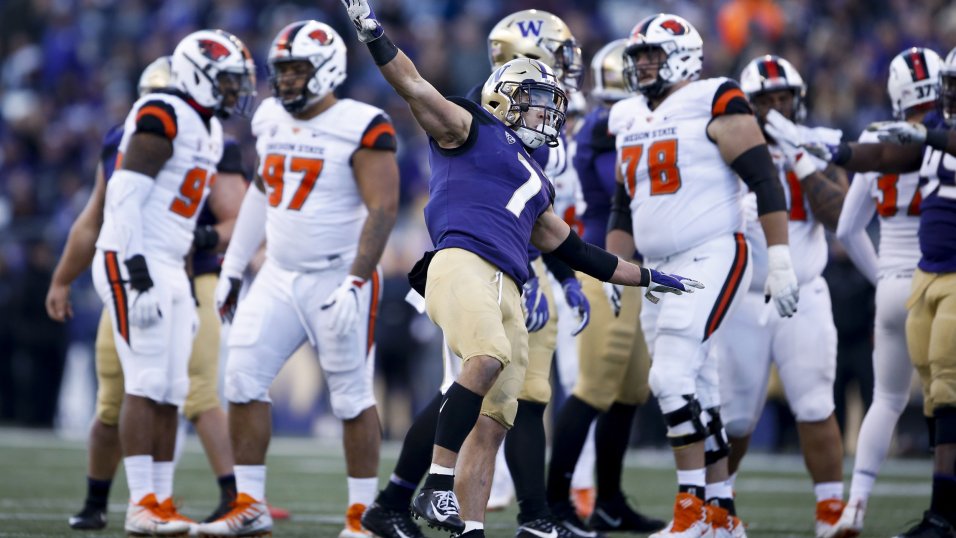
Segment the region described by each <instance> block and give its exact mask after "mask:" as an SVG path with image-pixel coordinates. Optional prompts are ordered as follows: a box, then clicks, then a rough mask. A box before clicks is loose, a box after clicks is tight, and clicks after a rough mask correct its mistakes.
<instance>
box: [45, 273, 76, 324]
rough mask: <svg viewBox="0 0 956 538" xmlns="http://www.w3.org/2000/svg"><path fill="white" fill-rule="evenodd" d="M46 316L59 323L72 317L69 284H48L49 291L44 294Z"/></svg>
mask: <svg viewBox="0 0 956 538" xmlns="http://www.w3.org/2000/svg"><path fill="white" fill-rule="evenodd" d="M46 315H48V316H50V319H52V320H53V321H59V322H61V323H62V322H64V321H66V320H68V319H70V318H72V317H73V305H72V304H71V303H70V286H69V284H67V285H63V284H57V283H56V282H51V283H50V289H49V290H48V291H47V292H46Z"/></svg>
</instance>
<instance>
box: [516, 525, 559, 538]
mask: <svg viewBox="0 0 956 538" xmlns="http://www.w3.org/2000/svg"><path fill="white" fill-rule="evenodd" d="M522 530H524V531H525V532H530V533H531V534H533V535H535V536H540V537H541V538H558V531H556V530H554V529H551V532H544V531H539V530H537V529H531V528H528V527H522Z"/></svg>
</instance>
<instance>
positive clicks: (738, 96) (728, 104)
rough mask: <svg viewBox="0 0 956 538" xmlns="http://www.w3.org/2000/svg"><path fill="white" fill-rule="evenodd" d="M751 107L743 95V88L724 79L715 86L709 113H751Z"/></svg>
mask: <svg viewBox="0 0 956 538" xmlns="http://www.w3.org/2000/svg"><path fill="white" fill-rule="evenodd" d="M753 113H754V111H753V108H751V107H750V101H748V100H747V96H746V95H744V92H743V90H741V89H740V86H739V85H738V84H737V83H736V82H735V81H733V80H726V81H724V83H723V84H721V85H720V86H718V87H717V91H716V92H714V99H713V101H712V102H711V105H710V114H711V116H713V117H715V118H716V117H719V116H724V115H727V114H753Z"/></svg>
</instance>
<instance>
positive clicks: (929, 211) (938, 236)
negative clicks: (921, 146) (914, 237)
mask: <svg viewBox="0 0 956 538" xmlns="http://www.w3.org/2000/svg"><path fill="white" fill-rule="evenodd" d="M923 123H924V124H925V125H926V127H927V128H928V129H946V128H947V126H946V123H945V122H944V121H943V118H942V117H941V116H940V115H939V114H937V113H931V114H928V115H927V116H926V118H925V119H924V120H923ZM920 191H921V192H922V194H923V201H922V202H921V203H920V219H919V247H920V252H921V253H922V258H920V261H919V268H920V269H922V270H923V271H926V272H928V273H953V272H956V240H954V239H953V238H956V156H953V155H948V154H946V153H944V152H942V151H940V150H938V149H933V148H931V147H929V146H927V147H926V149H925V150H924V151H923V166H922V167H921V168H920Z"/></svg>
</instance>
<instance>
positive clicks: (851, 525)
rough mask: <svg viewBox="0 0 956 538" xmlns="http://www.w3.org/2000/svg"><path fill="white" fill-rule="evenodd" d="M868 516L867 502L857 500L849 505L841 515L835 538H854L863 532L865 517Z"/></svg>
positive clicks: (835, 530)
mask: <svg viewBox="0 0 956 538" xmlns="http://www.w3.org/2000/svg"><path fill="white" fill-rule="evenodd" d="M864 515H866V501H864V500H863V499H857V500H855V501H850V502H849V503H847V505H846V507H844V508H843V513H842V514H841V515H840V521H837V524H836V526H835V528H834V533H833V536H834V537H839V538H852V537H854V536H859V535H860V533H861V532H863V516H864Z"/></svg>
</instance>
